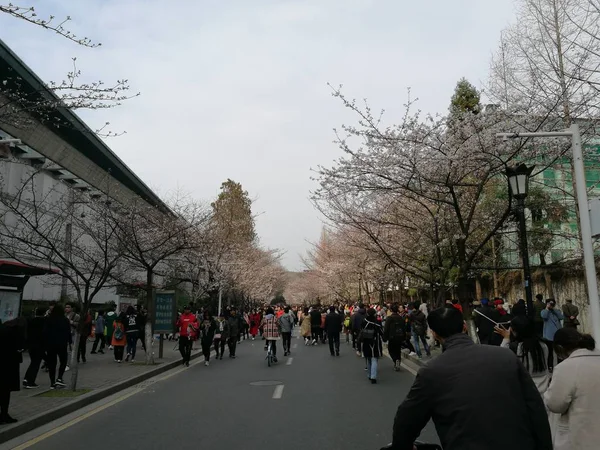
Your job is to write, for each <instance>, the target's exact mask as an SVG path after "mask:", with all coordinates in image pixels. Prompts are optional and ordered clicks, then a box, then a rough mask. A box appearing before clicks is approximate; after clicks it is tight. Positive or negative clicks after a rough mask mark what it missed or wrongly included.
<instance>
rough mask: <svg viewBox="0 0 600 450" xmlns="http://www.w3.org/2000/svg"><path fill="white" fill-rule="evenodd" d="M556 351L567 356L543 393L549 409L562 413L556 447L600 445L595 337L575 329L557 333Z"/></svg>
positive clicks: (591, 449)
mask: <svg viewBox="0 0 600 450" xmlns="http://www.w3.org/2000/svg"><path fill="white" fill-rule="evenodd" d="M554 346H555V348H556V352H557V354H558V355H559V356H560V357H562V358H565V360H564V361H563V362H561V363H560V364H558V365H557V366H556V368H555V369H554V374H553V376H552V382H551V383H550V387H549V388H548V390H547V391H546V393H545V394H544V400H545V402H546V406H547V408H548V410H550V411H551V412H553V413H556V414H560V416H559V417H557V420H556V424H555V429H554V430H553V434H554V448H555V450H596V449H598V448H600V447H599V446H600V427H599V426H598V424H599V423H600V377H599V376H598V374H600V352H599V351H598V350H596V343H595V342H594V338H593V337H592V336H590V335H589V334H581V333H579V332H578V331H577V330H576V329H575V328H562V329H560V330H558V331H557V332H556V334H555V335H554Z"/></svg>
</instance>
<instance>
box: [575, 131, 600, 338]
mask: <svg viewBox="0 0 600 450" xmlns="http://www.w3.org/2000/svg"><path fill="white" fill-rule="evenodd" d="M569 129H570V130H571V132H572V133H573V168H574V169H575V170H574V171H575V187H576V194H577V203H578V205H579V219H580V223H579V226H580V230H581V247H582V249H583V261H584V265H585V275H586V280H587V290H588V299H589V302H590V318H591V322H592V334H593V335H594V338H595V339H596V340H597V341H598V340H600V302H599V300H598V282H597V280H596V264H595V262H594V247H593V245H592V227H591V224H590V212H589V205H588V199H587V186H586V182H585V168H584V164H583V151H582V148H581V135H580V134H579V125H577V124H573V125H571V127H570V128H569Z"/></svg>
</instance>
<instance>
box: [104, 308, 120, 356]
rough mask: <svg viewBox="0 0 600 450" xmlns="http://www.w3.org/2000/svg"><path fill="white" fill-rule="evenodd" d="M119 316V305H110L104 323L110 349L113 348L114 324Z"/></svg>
mask: <svg viewBox="0 0 600 450" xmlns="http://www.w3.org/2000/svg"><path fill="white" fill-rule="evenodd" d="M116 318H117V305H115V304H113V305H111V306H110V308H109V309H108V311H107V312H106V314H105V317H104V324H105V326H106V342H107V343H108V349H109V350H112V349H113V346H112V335H113V331H114V329H113V324H114V323H115V319H116Z"/></svg>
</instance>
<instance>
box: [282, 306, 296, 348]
mask: <svg viewBox="0 0 600 450" xmlns="http://www.w3.org/2000/svg"><path fill="white" fill-rule="evenodd" d="M279 327H280V329H281V338H282V340H283V356H288V355H289V354H290V353H291V350H292V330H293V329H294V315H293V314H292V313H291V311H290V307H289V306H286V307H285V308H284V313H283V315H282V316H281V317H280V318H279Z"/></svg>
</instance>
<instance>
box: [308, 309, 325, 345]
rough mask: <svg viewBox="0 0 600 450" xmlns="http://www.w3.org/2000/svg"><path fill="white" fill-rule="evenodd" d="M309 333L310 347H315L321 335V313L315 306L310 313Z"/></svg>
mask: <svg viewBox="0 0 600 450" xmlns="http://www.w3.org/2000/svg"><path fill="white" fill-rule="evenodd" d="M310 331H311V333H312V345H317V342H319V338H322V336H321V333H322V331H323V330H322V329H321V311H319V308H317V307H316V306H314V307H313V309H312V311H311V312H310Z"/></svg>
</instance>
